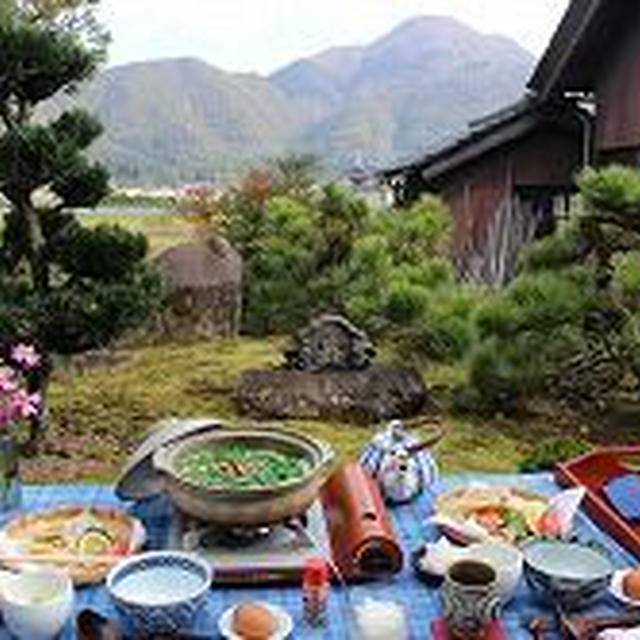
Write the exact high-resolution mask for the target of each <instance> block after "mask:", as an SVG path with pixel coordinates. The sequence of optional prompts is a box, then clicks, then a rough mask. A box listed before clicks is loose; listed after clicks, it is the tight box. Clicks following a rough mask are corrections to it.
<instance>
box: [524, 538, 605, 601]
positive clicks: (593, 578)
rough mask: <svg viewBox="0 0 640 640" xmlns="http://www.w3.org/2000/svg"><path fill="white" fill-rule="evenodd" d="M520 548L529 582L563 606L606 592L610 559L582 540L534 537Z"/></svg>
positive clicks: (535, 588) (592, 599)
mask: <svg viewBox="0 0 640 640" xmlns="http://www.w3.org/2000/svg"><path fill="white" fill-rule="evenodd" d="M523 552H524V559H525V564H524V566H525V577H526V579H527V582H528V584H529V586H530V587H531V588H532V589H533V591H535V592H536V593H537V594H538V595H540V596H542V597H544V598H546V599H550V600H553V601H554V602H558V603H560V605H561V606H563V607H564V608H566V609H581V608H583V607H586V606H589V605H590V604H592V603H593V601H594V600H596V599H597V598H599V597H600V596H601V595H603V594H604V593H605V592H606V590H607V587H608V586H609V583H610V581H611V576H612V574H613V566H612V564H611V562H610V560H609V559H608V558H607V557H606V556H605V555H604V553H602V552H600V551H597V550H595V549H593V548H591V547H588V546H586V545H583V544H578V543H573V542H560V541H535V542H531V543H529V544H528V545H526V546H525V547H524V549H523Z"/></svg>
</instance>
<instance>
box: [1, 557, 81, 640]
mask: <svg viewBox="0 0 640 640" xmlns="http://www.w3.org/2000/svg"><path fill="white" fill-rule="evenodd" d="M73 602H74V592H73V583H72V581H71V578H70V577H69V576H68V575H67V574H66V573H64V572H62V571H57V570H55V569H48V568H37V569H32V568H27V569H25V570H23V571H21V572H20V573H14V574H10V575H7V574H4V573H3V576H2V613H3V618H4V622H5V624H6V626H7V628H8V629H9V631H10V632H11V635H12V637H15V638H19V639H20V640H51V639H52V638H55V637H57V636H58V634H59V633H60V631H61V630H62V628H63V627H64V626H65V624H66V623H67V621H68V620H69V618H70V617H71V613H72V610H73Z"/></svg>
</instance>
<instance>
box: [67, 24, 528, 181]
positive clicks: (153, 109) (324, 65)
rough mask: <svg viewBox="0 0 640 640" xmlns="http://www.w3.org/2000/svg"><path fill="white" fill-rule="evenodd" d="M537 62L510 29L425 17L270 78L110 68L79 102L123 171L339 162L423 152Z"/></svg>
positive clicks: (174, 176) (194, 175)
mask: <svg viewBox="0 0 640 640" xmlns="http://www.w3.org/2000/svg"><path fill="white" fill-rule="evenodd" d="M533 63H534V60H533V57H532V56H531V54H529V53H528V52H527V51H525V50H524V49H522V48H521V47H520V46H518V45H517V44H516V43H515V42H513V41H512V40H509V39H508V38H504V37H501V36H493V35H484V34H481V33H479V32H477V31H474V30H473V29H471V28H469V27H467V26H465V25H463V24H462V23H460V22H457V21H456V20H453V19H451V18H444V17H422V18H416V19H414V20H410V21H408V22H405V23H403V24H401V25H400V26H399V27H397V28H396V29H394V30H393V31H391V32H390V33H389V34H387V35H385V36H384V37H382V38H380V39H378V40H376V41H374V42H372V43H370V44H369V45H367V46H363V47H339V48H333V49H329V50H327V51H324V52H322V53H320V54H319V55H316V56H312V57H310V58H305V59H302V60H297V61H295V62H293V63H292V64H290V65H288V66H286V67H285V68H283V69H280V70H278V71H277V72H275V73H273V74H272V75H270V76H268V77H262V76H259V75H256V74H238V73H228V72H225V71H223V70H221V69H218V68H216V67H213V66H211V65H208V64H206V63H205V62H202V61H199V60H194V59H172V60H160V61H152V62H144V63H135V64H129V65H125V66H121V67H115V68H111V69H107V70H106V71H104V72H103V73H101V74H100V75H99V76H98V77H97V78H96V79H95V80H94V81H93V82H92V83H91V84H90V85H88V86H86V87H84V88H83V89H82V90H81V91H80V94H79V96H78V99H79V101H80V102H81V104H83V105H84V106H86V107H87V108H89V109H90V110H91V111H94V112H95V113H96V114H97V115H98V117H99V118H100V119H101V120H102V122H103V124H104V125H105V129H106V133H105V135H104V136H103V137H102V138H101V140H100V141H99V142H98V143H97V144H96V147H95V149H94V151H93V153H94V154H95V155H96V156H97V157H99V158H100V159H102V160H104V161H105V162H106V163H107V165H108V166H109V168H110V169H111V171H112V172H113V174H114V177H115V178H116V179H117V180H121V181H129V182H139V183H140V182H148V183H160V182H163V183H167V182H179V181H192V180H205V179H210V178H211V177H212V176H213V175H220V174H225V173H233V172H234V171H237V170H238V169H240V168H242V167H246V166H248V165H249V164H250V163H252V162H254V163H255V162H256V161H259V160H260V159H262V158H266V157H273V156H275V155H278V154H283V153H286V152H291V151H297V152H312V153H315V154H317V155H318V156H320V157H321V159H322V160H323V161H324V162H325V164H326V165H327V166H328V167H331V168H334V169H339V168H346V167H350V166H353V164H354V163H355V162H364V163H366V164H370V165H381V164H384V163H388V162H392V161H394V160H397V159H398V158H402V157H406V156H409V155H414V154H416V153H419V152H420V151H422V150H424V149H425V148H426V147H429V146H431V145H433V144H434V143H436V142H437V140H440V139H443V138H444V137H447V136H449V135H451V134H452V133H455V132H456V131H459V130H461V129H462V128H463V127H464V126H465V124H466V123H467V122H468V121H469V120H471V119H474V118H477V117H480V116H482V115H485V114H486V113H488V112H491V111H493V110H495V109H499V108H500V107H503V106H505V105H506V104H508V103H509V102H512V101H514V100H515V99H517V98H518V97H519V96H520V95H521V93H522V91H523V87H524V84H525V80H526V78H527V76H528V74H529V73H530V71H531V69H532V66H533Z"/></svg>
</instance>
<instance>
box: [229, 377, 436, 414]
mask: <svg viewBox="0 0 640 640" xmlns="http://www.w3.org/2000/svg"><path fill="white" fill-rule="evenodd" d="M236 402H237V404H238V407H239V409H240V411H241V412H242V413H245V414H248V415H250V416H252V417H255V418H266V419H282V418H323V419H337V420H345V421H353V422H376V421H380V420H389V419H392V418H407V417H411V416H415V415H419V414H420V413H422V412H424V411H425V409H428V408H430V406H431V403H430V401H429V395H428V392H427V389H426V387H425V384H424V381H423V379H422V376H421V375H420V374H419V373H418V372H417V371H415V370H413V369H390V368H386V367H371V368H368V369H364V370H362V371H320V372H310V371H289V370H275V371H247V372H245V373H244V374H243V376H242V378H241V380H240V384H239V385H238V388H237V389H236Z"/></svg>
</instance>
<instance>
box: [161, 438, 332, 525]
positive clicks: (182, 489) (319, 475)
mask: <svg viewBox="0 0 640 640" xmlns="http://www.w3.org/2000/svg"><path fill="white" fill-rule="evenodd" d="M231 443H246V444H249V445H250V446H254V447H258V446H264V447H266V448H269V449H276V450H279V451H282V452H285V453H289V454H294V455H297V456H302V457H304V458H305V459H306V460H307V461H308V463H309V471H308V472H307V473H306V474H305V475H304V476H303V477H302V478H296V479H295V480H292V481H287V482H283V483H281V484H278V485H275V486H271V487H259V488H247V489H244V488H234V489H218V488H209V487H202V486H199V485H197V484H195V483H192V482H189V481H188V480H186V479H184V478H181V477H180V476H179V474H178V471H177V462H178V461H179V460H180V459H181V458H182V456H184V455H185V454H187V453H188V452H190V451H195V450H198V449H202V448H211V447H215V446H217V445H220V446H222V445H228V444H231ZM334 458H335V454H334V451H333V449H332V448H331V447H330V446H329V445H328V444H325V443H324V442H321V441H319V440H316V439H315V438H311V437H309V436H306V435H302V434H296V433H291V432H287V431H279V430H274V429H262V430H261V429H251V430H222V429H221V430H217V431H213V432H209V433H205V434H200V435H196V436H193V437H187V438H185V439H184V440H180V441H178V442H174V443H170V444H168V445H167V446H164V447H161V448H160V449H158V450H157V451H156V452H155V454H154V456H153V466H154V468H155V469H156V470H157V471H158V472H160V473H161V474H162V475H163V476H164V479H165V490H166V491H167V493H169V495H170V496H171V498H172V499H173V501H174V502H175V504H176V506H177V507H178V508H179V509H180V510H181V511H183V512H184V513H186V514H188V515H190V516H193V517H195V518H198V519H200V520H203V521H205V522H210V523H213V524H218V525H223V526H227V527H229V526H234V527H235V526H245V527H255V526H260V525H267V524H272V523H276V522H281V521H283V520H286V519H287V518H290V517H294V516H298V515H300V514H303V513H304V512H305V511H306V510H307V509H308V507H309V506H310V505H311V503H312V502H313V501H314V500H315V499H316V497H317V496H318V491H319V490H320V487H321V486H322V484H323V483H324V481H325V478H326V475H327V473H328V471H329V469H330V467H331V465H332V463H333V461H334Z"/></svg>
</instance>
